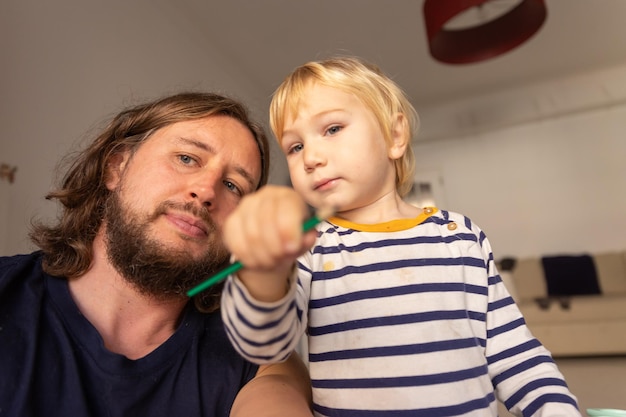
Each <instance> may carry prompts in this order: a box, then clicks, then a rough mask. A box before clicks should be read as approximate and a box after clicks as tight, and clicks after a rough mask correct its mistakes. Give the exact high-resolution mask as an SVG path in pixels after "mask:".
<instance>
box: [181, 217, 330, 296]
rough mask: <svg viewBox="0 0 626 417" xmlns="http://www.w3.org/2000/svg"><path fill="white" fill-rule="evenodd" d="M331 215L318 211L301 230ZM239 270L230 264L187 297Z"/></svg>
mask: <svg viewBox="0 0 626 417" xmlns="http://www.w3.org/2000/svg"><path fill="white" fill-rule="evenodd" d="M331 214H332V212H331V211H330V210H319V211H318V212H317V213H316V214H315V215H314V216H313V217H310V218H309V219H307V220H306V221H305V222H304V223H303V224H302V230H303V231H304V232H308V231H309V230H311V229H313V228H314V227H315V226H317V225H318V224H319V223H320V222H321V221H323V220H324V219H326V218H328V217H329V216H330V215H331ZM241 268H243V264H242V263H241V262H239V261H237V262H235V263H233V264H230V265H229V266H227V267H226V268H224V269H222V270H221V271H219V272H218V273H217V274H215V275H213V276H212V277H210V278H208V279H206V280H205V281H203V282H201V283H200V284H198V285H196V286H195V287H193V288H192V289H190V290H189V291H187V296H188V297H193V296H194V295H198V294H199V293H201V292H202V291H204V290H206V289H208V288H210V287H212V286H213V285H215V284H217V283H218V282H221V281H223V280H225V279H226V277H228V276H229V275H230V274H233V273H235V272H237V271H239V270H240V269H241Z"/></svg>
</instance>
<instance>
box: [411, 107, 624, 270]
mask: <svg viewBox="0 0 626 417" xmlns="http://www.w3.org/2000/svg"><path fill="white" fill-rule="evenodd" d="M415 153H416V156H417V165H418V170H424V171H437V172H439V173H440V176H441V179H442V180H443V188H444V192H445V201H446V204H447V207H444V208H446V209H450V210H453V211H458V212H461V213H463V214H465V215H467V216H469V217H470V218H471V219H472V220H473V221H475V222H476V223H478V224H479V225H480V226H481V228H482V229H483V231H485V233H486V234H487V236H488V237H489V240H490V241H491V243H492V246H493V247H494V251H495V255H496V258H499V257H502V256H508V255H511V256H518V257H521V256H530V255H532V256H534V255H543V254H563V253H577V252H585V251H592V252H593V251H608V250H626V216H625V215H624V213H626V105H620V106H615V107H607V108H604V109H600V110H598V109H593V110H590V111H587V112H581V113H573V114H569V115H565V116H560V117H555V118H551V119H546V120H538V121H532V122H527V123H523V124H520V125H517V126H512V127H508V128H503V129H500V130H495V131H491V132H486V133H480V134H474V135H468V136H463V137H460V138H454V139H442V140H437V141H431V142H426V143H423V144H419V143H418V145H417V146H416V147H415Z"/></svg>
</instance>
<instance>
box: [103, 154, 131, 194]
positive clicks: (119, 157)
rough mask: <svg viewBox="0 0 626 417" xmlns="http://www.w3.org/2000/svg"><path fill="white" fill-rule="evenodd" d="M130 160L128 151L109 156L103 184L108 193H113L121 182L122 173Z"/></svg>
mask: <svg viewBox="0 0 626 417" xmlns="http://www.w3.org/2000/svg"><path fill="white" fill-rule="evenodd" d="M129 159H130V151H128V150H126V151H123V152H118V153H116V154H114V155H112V156H111V158H110V159H109V162H108V163H107V166H106V172H105V184H106V186H107V188H108V189H109V190H110V191H113V190H114V189H115V188H117V186H118V185H119V184H120V181H121V180H122V173H123V172H124V169H125V168H126V164H127V163H128V160H129Z"/></svg>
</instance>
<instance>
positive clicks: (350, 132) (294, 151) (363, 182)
mask: <svg viewBox="0 0 626 417" xmlns="http://www.w3.org/2000/svg"><path fill="white" fill-rule="evenodd" d="M279 139H280V142H281V148H282V150H283V152H284V153H285V155H286V156H287V163H288V166H289V173H290V175H291V182H292V184H293V186H294V188H295V189H296V190H297V191H298V192H299V193H300V194H301V195H302V196H303V197H304V199H305V200H306V201H307V202H308V203H309V204H310V205H312V206H313V207H320V206H323V205H324V206H332V207H335V208H336V209H337V211H338V212H346V211H351V210H361V209H366V208H368V207H370V206H371V205H372V203H374V202H377V201H380V200H381V199H383V198H384V197H385V196H395V193H396V188H395V168H394V165H393V160H392V159H391V158H390V155H389V151H388V147H387V144H386V142H385V139H384V136H383V133H382V131H381V129H380V126H379V124H378V121H377V120H376V118H375V117H374V114H373V113H372V112H371V111H370V110H369V108H367V107H366V106H365V105H364V104H363V103H362V102H361V101H360V100H359V99H358V98H357V97H356V96H354V95H352V94H349V93H346V92H344V91H342V90H339V89H337V88H332V87H327V86H323V85H319V84H317V83H315V84H311V86H310V87H309V88H307V90H306V91H305V94H304V95H303V97H302V99H301V100H300V107H299V109H298V115H297V117H296V118H295V119H294V118H293V115H291V114H289V113H288V114H287V115H286V119H285V126H284V133H283V137H282V138H279Z"/></svg>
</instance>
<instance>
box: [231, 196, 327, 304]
mask: <svg viewBox="0 0 626 417" xmlns="http://www.w3.org/2000/svg"><path fill="white" fill-rule="evenodd" d="M307 214H308V213H307V206H306V204H305V202H304V200H302V198H301V197H300V196H299V195H298V194H297V193H296V192H295V191H294V190H293V189H291V188H288V187H280V186H272V185H267V186H265V187H263V188H262V189H261V190H259V191H257V192H256V193H254V194H250V195H247V196H246V197H244V198H243V199H242V200H241V202H240V203H239V205H238V206H237V208H236V209H235V211H233V213H232V214H231V215H230V216H229V217H228V218H227V219H226V222H225V224H224V228H223V235H224V242H225V244H226V246H227V248H228V250H229V251H230V252H231V253H232V254H233V255H234V256H235V258H236V259H237V260H238V261H240V262H241V263H242V264H243V265H244V267H243V269H241V270H240V271H239V272H238V274H237V275H238V276H239V278H240V279H241V280H242V282H243V283H244V285H245V286H246V287H247V289H248V291H249V292H250V293H251V295H252V296H253V297H255V298H256V299H258V300H260V301H275V300H278V299H280V298H282V297H283V296H284V295H285V293H286V291H287V289H288V278H289V276H290V275H291V271H292V269H293V267H294V264H295V260H296V258H297V257H298V256H299V255H301V254H302V253H304V252H305V251H306V250H307V249H309V248H310V247H311V246H312V245H313V243H314V242H315V231H310V232H308V233H303V232H302V222H303V221H304V220H305V218H306V217H307Z"/></svg>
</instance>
